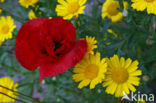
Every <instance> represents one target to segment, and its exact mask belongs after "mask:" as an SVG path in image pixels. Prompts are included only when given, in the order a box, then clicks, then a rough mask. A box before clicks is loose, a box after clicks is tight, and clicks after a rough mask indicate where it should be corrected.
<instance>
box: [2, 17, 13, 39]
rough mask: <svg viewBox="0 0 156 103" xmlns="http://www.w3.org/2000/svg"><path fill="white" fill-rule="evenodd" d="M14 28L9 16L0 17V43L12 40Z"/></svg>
mask: <svg viewBox="0 0 156 103" xmlns="http://www.w3.org/2000/svg"><path fill="white" fill-rule="evenodd" d="M15 28H16V25H14V20H13V19H12V18H11V16H7V17H6V18H5V17H4V16H2V17H0V41H2V42H3V41H5V40H7V39H11V38H12V32H13V30H14V29H15Z"/></svg>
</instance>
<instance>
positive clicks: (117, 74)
mask: <svg viewBox="0 0 156 103" xmlns="http://www.w3.org/2000/svg"><path fill="white" fill-rule="evenodd" d="M128 77H129V74H128V72H127V70H126V69H113V70H112V79H113V81H114V82H116V83H119V84H120V83H124V82H126V81H127V80H128Z"/></svg>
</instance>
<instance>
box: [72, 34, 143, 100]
mask: <svg viewBox="0 0 156 103" xmlns="http://www.w3.org/2000/svg"><path fill="white" fill-rule="evenodd" d="M86 41H87V54H86V55H88V56H85V57H84V59H83V60H82V61H81V62H80V63H78V64H77V65H76V66H75V68H74V70H73V72H74V73H76V74H74V75H73V79H74V80H75V82H80V81H81V82H80V84H79V85H78V88H82V87H84V86H87V85H89V84H90V89H93V88H94V87H95V86H96V85H97V84H99V83H102V82H103V84H102V85H103V87H107V88H106V93H108V94H112V95H113V94H115V96H116V97H121V96H123V95H124V94H123V92H125V93H127V94H129V93H130V91H129V90H131V91H133V92H135V91H136V89H135V87H134V86H139V81H140V78H139V77H138V76H140V75H141V74H142V71H141V70H138V64H139V63H138V61H137V60H135V61H133V62H132V60H131V59H130V58H128V59H126V60H125V58H124V57H121V58H119V57H118V55H114V56H113V57H111V58H102V59H101V56H100V53H99V52H97V53H95V54H94V51H93V50H94V49H95V48H97V45H96V43H97V41H96V40H95V37H93V38H92V37H88V36H86Z"/></svg>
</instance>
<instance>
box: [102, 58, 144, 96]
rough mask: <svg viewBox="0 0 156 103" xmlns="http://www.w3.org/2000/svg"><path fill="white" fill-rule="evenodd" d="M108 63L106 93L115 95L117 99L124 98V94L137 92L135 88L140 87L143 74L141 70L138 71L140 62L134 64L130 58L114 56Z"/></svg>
mask: <svg viewBox="0 0 156 103" xmlns="http://www.w3.org/2000/svg"><path fill="white" fill-rule="evenodd" d="M106 61H107V63H108V68H107V73H106V74H105V75H106V77H105V80H104V83H103V87H107V88H106V93H108V94H112V95H113V94H115V97H121V96H123V95H124V94H123V92H125V93H126V94H129V93H130V91H129V90H131V91H133V92H135V91H136V89H135V87H134V86H139V81H140V78H139V77H138V76H139V75H141V74H142V71H141V70H137V68H138V64H139V63H138V61H137V60H135V61H134V62H132V60H131V59H130V58H128V59H127V60H125V58H123V57H121V58H120V60H119V57H118V56H117V55H114V56H113V57H111V58H110V59H108V58H107V59H106Z"/></svg>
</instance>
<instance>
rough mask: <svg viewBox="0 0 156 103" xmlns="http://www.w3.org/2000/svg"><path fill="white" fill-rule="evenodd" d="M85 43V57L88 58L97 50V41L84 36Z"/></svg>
mask: <svg viewBox="0 0 156 103" xmlns="http://www.w3.org/2000/svg"><path fill="white" fill-rule="evenodd" d="M86 41H87V53H86V55H85V57H88V56H89V55H90V54H94V49H96V48H97V45H96V43H97V40H96V39H95V37H88V36H86Z"/></svg>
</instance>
